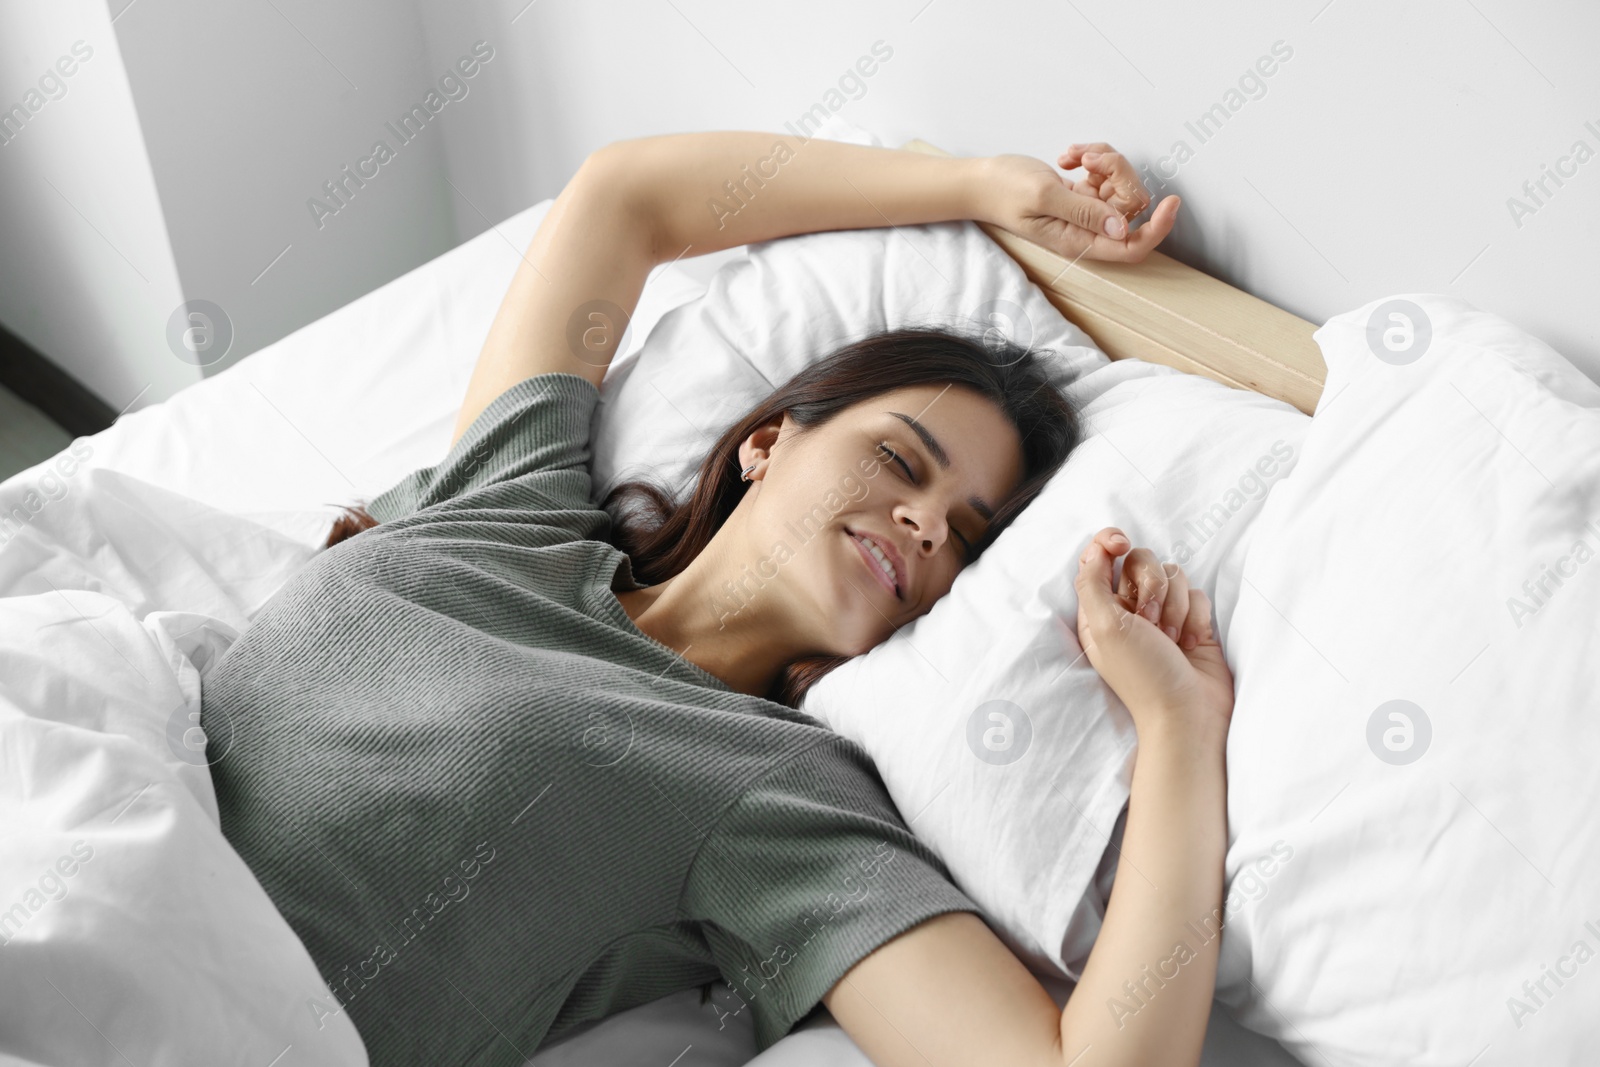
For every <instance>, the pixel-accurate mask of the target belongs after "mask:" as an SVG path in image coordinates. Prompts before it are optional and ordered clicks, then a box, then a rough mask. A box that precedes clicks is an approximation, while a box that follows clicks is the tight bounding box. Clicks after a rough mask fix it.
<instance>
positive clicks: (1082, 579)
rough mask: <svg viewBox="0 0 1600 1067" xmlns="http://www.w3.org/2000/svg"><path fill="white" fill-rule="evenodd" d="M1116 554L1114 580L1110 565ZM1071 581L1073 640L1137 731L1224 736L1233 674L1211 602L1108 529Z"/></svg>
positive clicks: (1176, 570)
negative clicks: (1214, 624)
mask: <svg viewBox="0 0 1600 1067" xmlns="http://www.w3.org/2000/svg"><path fill="white" fill-rule="evenodd" d="M1130 550H1131V552H1130ZM1124 553H1129V555H1128V559H1127V560H1126V561H1124V563H1123V565H1122V574H1121V579H1120V581H1119V580H1118V579H1117V576H1116V574H1115V569H1116V560H1117V557H1118V556H1121V555H1122V554H1124ZM1076 584H1077V590H1078V643H1079V644H1081V645H1082V646H1083V650H1084V653H1085V654H1086V655H1087V656H1088V657H1089V662H1090V663H1091V664H1093V665H1094V668H1095V670H1097V671H1099V672H1100V676H1101V677H1102V678H1104V679H1105V681H1106V684H1107V685H1109V686H1111V688H1112V690H1113V691H1114V692H1115V693H1116V694H1117V696H1118V697H1120V698H1121V699H1122V702H1123V703H1124V704H1126V705H1127V706H1128V711H1129V712H1130V713H1131V714H1132V716H1133V720H1134V727H1135V728H1136V729H1137V730H1138V731H1139V733H1140V734H1141V735H1147V733H1148V731H1150V730H1152V729H1165V728H1168V727H1177V728H1180V729H1184V730H1199V731H1200V732H1201V734H1202V735H1203V736H1205V737H1206V738H1208V739H1214V740H1217V741H1221V740H1222V739H1224V738H1225V737H1226V736H1227V730H1228V723H1229V721H1230V719H1231V717H1232V715H1233V672H1232V671H1230V670H1229V669H1228V662H1227V660H1226V659H1224V658H1223V654H1222V645H1221V644H1220V643H1219V642H1218V641H1217V637H1216V634H1215V632H1214V631H1213V629H1212V625H1211V601H1210V599H1209V598H1208V597H1207V596H1206V595H1205V593H1203V592H1202V591H1200V590H1199V589H1191V588H1189V579H1188V576H1187V575H1185V574H1184V573H1183V568H1182V567H1180V566H1178V565H1177V564H1175V563H1169V564H1165V565H1163V564H1162V563H1161V562H1160V561H1159V560H1157V559H1156V557H1155V554H1154V553H1152V552H1151V551H1150V550H1149V549H1144V548H1133V546H1132V544H1131V543H1130V542H1129V540H1128V538H1127V536H1126V535H1124V534H1123V532H1122V531H1121V530H1118V529H1117V528H1116V527H1114V526H1108V527H1106V528H1105V529H1103V530H1101V531H1100V532H1099V533H1097V534H1095V536H1094V539H1093V540H1091V541H1090V542H1089V546H1088V548H1086V549H1084V552H1083V555H1082V557H1081V558H1080V560H1079V566H1078V577H1077V583H1076Z"/></svg>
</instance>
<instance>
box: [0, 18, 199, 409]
mask: <svg viewBox="0 0 1600 1067" xmlns="http://www.w3.org/2000/svg"><path fill="white" fill-rule="evenodd" d="M78 42H82V43H81V44H79V45H78V54H77V55H74V54H73V46H74V44H77V43H78ZM84 55H87V57H88V58H87V59H84V58H81V57H82V56H84ZM63 57H66V60H67V61H66V62H65V63H63V65H62V67H61V68H59V69H58V68H57V67H56V63H57V61H58V60H61V59H62V58H63ZM62 70H72V71H73V73H72V74H71V75H70V76H63V75H62V73H61V71H62ZM41 78H43V79H44V80H45V85H44V88H42V89H41V88H40V79H41ZM30 90H32V91H34V93H35V95H33V96H29V95H28V94H29V92H30ZM13 106H20V107H22V108H23V109H24V110H25V111H27V112H29V115H28V117H27V118H26V119H21V118H13V119H12V125H10V126H5V127H0V140H3V141H4V143H0V322H3V323H4V324H5V325H6V327H7V328H8V329H10V330H11V332H12V333H15V334H17V335H18V336H20V337H21V338H22V339H23V340H25V341H27V342H28V343H29V344H31V345H32V346H33V347H34V348H36V349H38V350H40V351H43V352H45V353H46V354H48V355H49V356H51V357H52V358H53V359H54V360H55V361H56V362H57V363H59V364H60V365H61V366H62V367H64V368H66V369H67V370H68V371H69V372H71V373H72V374H73V375H75V376H76V377H77V378H78V379H79V380H81V381H83V382H84V383H85V384H87V385H88V386H89V387H90V388H91V389H92V390H94V392H95V393H97V394H98V395H99V396H100V397H101V398H102V399H103V400H105V402H106V403H108V404H110V405H111V407H112V408H113V410H121V409H122V408H124V407H126V406H127V405H128V404H130V403H132V402H134V401H135V400H136V399H137V400H138V406H143V405H144V404H146V403H149V402H150V401H151V398H152V397H163V396H168V395H170V394H171V393H173V392H176V391H177V390H178V389H180V388H182V387H183V386H185V385H188V384H189V383H191V382H194V381H198V380H199V377H200V372H199V370H198V369H197V368H196V367H195V366H194V365H193V364H191V363H184V362H182V361H180V360H178V359H177V358H175V357H174V356H173V355H172V353H171V351H170V350H169V349H168V348H167V346H166V342H165V329H166V320H167V316H168V314H169V313H170V312H171V311H172V310H173V308H175V307H176V306H177V305H178V303H179V302H180V301H181V300H182V297H181V296H180V295H179V285H178V273H177V267H176V264H175V262H174V260H173V256H172V250H171V248H170V246H169V244H168V242H167V234H166V225H165V222H164V220H163V217H162V213H161V205H160V203H159V202H158V199H157V196H156V188H155V179H154V176H153V175H152V173H151V169H150V161H149V158H148V156H147V155H146V153H145V147H144V141H143V139H142V137H141V135H140V134H141V131H140V128H139V123H138V119H137V117H136V116H135V114H134V106H133V98H132V95H131V94H130V92H129V88H128V81H127V76H126V73H125V72H124V70H123V67H122V59H121V57H120V55H119V54H118V50H117V47H116V39H115V37H114V35H113V31H112V26H111V16H110V15H109V14H107V12H106V9H105V6H104V5H103V4H96V3H89V2H82V3H65V2H61V3H55V2H53V3H50V4H36V3H24V2H21V0H5V2H3V3H0V109H4V110H6V111H9V109H10V108H11V107H13ZM35 108H36V110H34V109H35ZM3 117H5V116H3V115H0V118H3ZM19 124H20V129H19V128H18V125H19ZM141 394H142V396H141Z"/></svg>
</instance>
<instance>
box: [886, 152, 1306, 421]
mask: <svg viewBox="0 0 1600 1067" xmlns="http://www.w3.org/2000/svg"><path fill="white" fill-rule="evenodd" d="M901 147H902V148H904V149H907V150H909V151H913V152H926V153H929V154H930V155H941V156H943V155H949V154H950V153H948V152H946V151H944V150H943V149H941V148H937V147H935V146H934V145H931V144H929V143H928V142H926V141H921V140H916V141H908V142H906V143H905V144H904V145H901ZM978 225H980V226H981V227H982V228H983V231H984V232H985V233H987V234H988V235H989V236H990V237H991V238H993V239H994V241H995V243H996V244H998V245H1000V247H1001V248H1004V249H1005V250H1006V251H1007V252H1009V253H1010V254H1011V256H1012V258H1013V259H1015V260H1016V261H1017V262H1018V263H1020V264H1021V265H1022V269H1023V270H1024V271H1026V272H1027V274H1028V277H1029V278H1031V279H1032V280H1033V282H1034V284H1035V285H1037V286H1039V288H1040V289H1043V290H1044V294H1045V296H1047V297H1049V298H1050V302H1051V303H1052V304H1054V305H1055V306H1056V307H1057V308H1059V309H1060V311H1061V314H1063V315H1065V316H1066V317H1067V319H1068V320H1069V321H1071V322H1072V323H1073V324H1074V325H1076V326H1077V327H1078V328H1079V329H1081V330H1083V332H1084V333H1086V334H1088V335H1089V336H1090V337H1091V338H1093V340H1094V343H1095V345H1096V346H1097V347H1098V348H1099V349H1100V350H1101V351H1103V352H1104V353H1105V354H1106V355H1108V356H1110V357H1111V358H1112V359H1126V358H1128V357H1130V356H1136V357H1138V358H1139V359H1142V360H1145V361H1147V362H1150V363H1163V364H1165V365H1167V366H1169V367H1176V368H1178V369H1179V370H1184V371H1189V372H1190V373H1192V374H1203V375H1205V376H1206V377H1208V378H1214V379H1216V380H1217V381H1219V382H1222V383H1223V384H1224V385H1231V386H1233V387H1234V388H1236V389H1253V390H1255V391H1256V392H1258V393H1264V394H1266V395H1267V396H1271V397H1276V398H1277V399H1279V400H1282V401H1285V402H1286V403H1289V404H1293V405H1294V406H1295V407H1297V408H1299V409H1300V410H1301V411H1304V412H1305V413H1306V414H1308V415H1309V414H1310V413H1311V412H1312V411H1313V410H1314V409H1315V407H1316V404H1317V397H1318V396H1320V395H1321V394H1322V383H1323V380H1324V378H1325V376H1326V373H1327V368H1326V367H1325V366H1324V365H1323V362H1322V352H1321V351H1320V350H1319V349H1318V348H1317V343H1316V342H1315V341H1313V340H1312V339H1311V334H1312V331H1314V330H1315V329H1316V326H1315V324H1313V323H1310V322H1307V321H1306V320H1305V319H1302V318H1300V317H1299V316H1297V315H1291V314H1290V313H1289V312H1287V311H1284V310H1283V309H1282V308H1278V307H1274V306H1273V305H1271V304H1269V303H1267V302H1266V301H1265V300H1262V299H1260V298H1258V297H1254V296H1251V295H1250V294H1249V293H1246V292H1244V291H1243V290H1241V289H1235V288H1234V287H1233V286H1231V285H1229V284H1227V283H1226V282H1222V281H1218V280H1217V279H1216V278H1213V277H1211V276H1210V275H1209V274H1206V273H1205V272H1204V271H1199V270H1195V269H1194V268H1193V267H1186V266H1184V265H1183V264H1182V263H1179V262H1178V261H1177V260H1175V259H1173V258H1171V257H1170V256H1165V255H1162V254H1161V253H1160V252H1152V253H1150V255H1149V256H1147V257H1145V260H1144V262H1143V263H1138V264H1128V263H1102V262H1099V261H1096V260H1088V259H1080V260H1078V261H1076V262H1073V261H1070V260H1068V259H1066V258H1065V257H1064V256H1061V255H1058V254H1057V253H1055V252H1052V251H1050V250H1049V249H1047V248H1044V247H1043V246H1041V245H1036V244H1034V243H1033V242H1032V241H1028V240H1025V239H1024V238H1021V237H1018V236H1016V235H1015V234H1013V233H1010V232H1008V231H1006V230H1002V229H1001V228H999V227H998V226H991V225H990V224H988V223H979V224H978Z"/></svg>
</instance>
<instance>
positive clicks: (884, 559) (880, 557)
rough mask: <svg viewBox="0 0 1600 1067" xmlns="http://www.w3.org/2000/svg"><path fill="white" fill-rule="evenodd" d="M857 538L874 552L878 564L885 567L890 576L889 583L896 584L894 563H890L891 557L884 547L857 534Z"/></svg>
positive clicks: (867, 548)
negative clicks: (884, 550) (886, 554)
mask: <svg viewBox="0 0 1600 1067" xmlns="http://www.w3.org/2000/svg"><path fill="white" fill-rule="evenodd" d="M856 540H857V541H860V542H861V544H862V546H863V547H865V548H866V550H867V551H868V552H870V553H872V558H873V559H875V560H877V561H878V566H880V567H882V568H883V573H884V574H886V575H888V576H889V584H890V585H893V584H895V581H894V564H893V563H890V562H889V557H888V556H885V555H884V554H883V549H881V548H879V547H878V546H877V545H875V544H873V543H872V542H871V541H869V540H867V539H866V538H865V537H862V536H860V535H857V536H856Z"/></svg>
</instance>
